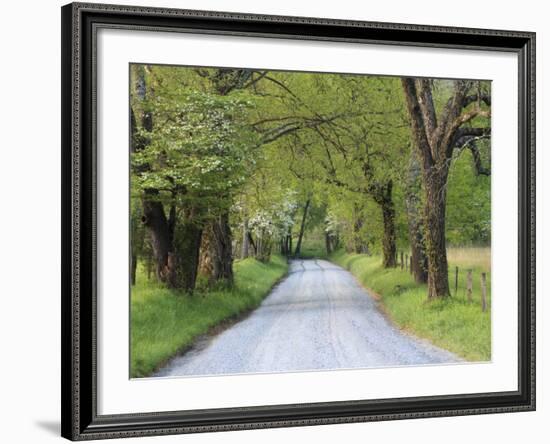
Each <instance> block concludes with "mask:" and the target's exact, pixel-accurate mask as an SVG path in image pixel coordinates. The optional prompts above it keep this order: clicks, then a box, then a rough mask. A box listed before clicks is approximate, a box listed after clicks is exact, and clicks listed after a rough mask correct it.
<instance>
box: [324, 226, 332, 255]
mask: <svg viewBox="0 0 550 444" xmlns="http://www.w3.org/2000/svg"><path fill="white" fill-rule="evenodd" d="M325 248H326V250H327V254H331V253H332V245H331V239H330V232H328V231H325Z"/></svg>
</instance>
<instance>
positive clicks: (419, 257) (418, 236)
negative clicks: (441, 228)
mask: <svg viewBox="0 0 550 444" xmlns="http://www.w3.org/2000/svg"><path fill="white" fill-rule="evenodd" d="M420 175H421V171H420V164H419V163H418V158H417V156H416V153H414V151H413V152H412V153H411V159H410V163H409V176H408V180H407V190H406V192H405V207H406V209H407V219H408V227H409V243H410V245H411V267H412V274H413V276H414V280H415V282H416V283H418V284H425V283H426V282H428V257H427V256H426V245H425V241H424V223H423V217H422V214H421V211H420V208H421V205H422V203H421V199H420V192H421V188H422V187H421V183H420V180H421V177H420Z"/></svg>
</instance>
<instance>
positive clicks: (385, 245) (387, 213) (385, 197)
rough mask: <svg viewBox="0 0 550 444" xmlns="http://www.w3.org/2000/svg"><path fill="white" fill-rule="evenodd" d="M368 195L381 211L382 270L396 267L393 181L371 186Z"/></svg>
mask: <svg viewBox="0 0 550 444" xmlns="http://www.w3.org/2000/svg"><path fill="white" fill-rule="evenodd" d="M370 194H371V196H372V198H373V199H374V201H375V202H376V203H377V204H378V205H379V206H380V209H381V210H382V221H383V224H384V234H383V236H382V253H383V265H384V268H392V267H395V266H396V265H397V247H396V245H395V207H394V204H393V181H392V180H388V181H387V182H385V183H383V184H373V185H372V186H371V188H370Z"/></svg>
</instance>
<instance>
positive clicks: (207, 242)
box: [199, 224, 214, 280]
mask: <svg viewBox="0 0 550 444" xmlns="http://www.w3.org/2000/svg"><path fill="white" fill-rule="evenodd" d="M213 236H214V234H213V233H212V224H207V225H206V227H204V229H203V232H202V239H201V248H200V252H199V274H200V275H202V276H206V277H207V278H208V279H209V280H210V279H212V274H213V269H214V264H213V263H212V262H213V261H212V256H213V253H212V248H213V247H212V238H213Z"/></svg>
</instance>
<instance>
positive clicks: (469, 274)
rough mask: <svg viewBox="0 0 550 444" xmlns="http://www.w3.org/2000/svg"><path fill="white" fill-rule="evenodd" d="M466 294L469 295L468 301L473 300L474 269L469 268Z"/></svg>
mask: <svg viewBox="0 0 550 444" xmlns="http://www.w3.org/2000/svg"><path fill="white" fill-rule="evenodd" d="M466 294H467V295H468V302H472V270H468V277H467V281H466Z"/></svg>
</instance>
